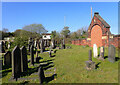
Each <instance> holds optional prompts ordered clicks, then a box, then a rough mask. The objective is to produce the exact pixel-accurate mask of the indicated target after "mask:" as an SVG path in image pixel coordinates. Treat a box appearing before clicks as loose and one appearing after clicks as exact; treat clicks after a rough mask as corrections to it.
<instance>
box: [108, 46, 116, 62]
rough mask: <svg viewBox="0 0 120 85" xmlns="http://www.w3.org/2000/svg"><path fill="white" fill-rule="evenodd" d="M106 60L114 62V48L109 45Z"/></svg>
mask: <svg viewBox="0 0 120 85" xmlns="http://www.w3.org/2000/svg"><path fill="white" fill-rule="evenodd" d="M108 60H109V61H110V62H112V63H114V62H115V46H113V45H110V46H109V48H108Z"/></svg>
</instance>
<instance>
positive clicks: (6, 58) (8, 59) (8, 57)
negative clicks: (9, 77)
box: [4, 51, 11, 66]
mask: <svg viewBox="0 0 120 85" xmlns="http://www.w3.org/2000/svg"><path fill="white" fill-rule="evenodd" d="M4 65H6V66H11V52H10V51H7V52H6V53H5V55H4Z"/></svg>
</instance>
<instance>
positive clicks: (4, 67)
mask: <svg viewBox="0 0 120 85" xmlns="http://www.w3.org/2000/svg"><path fill="white" fill-rule="evenodd" d="M11 67H12V66H11V65H9V66H7V65H4V66H2V70H4V69H9V68H11Z"/></svg>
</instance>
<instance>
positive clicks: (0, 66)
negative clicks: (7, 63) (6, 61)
mask: <svg viewBox="0 0 120 85" xmlns="http://www.w3.org/2000/svg"><path fill="white" fill-rule="evenodd" d="M2 67H3V60H2V59H0V70H2Z"/></svg>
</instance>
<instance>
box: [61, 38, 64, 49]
mask: <svg viewBox="0 0 120 85" xmlns="http://www.w3.org/2000/svg"><path fill="white" fill-rule="evenodd" d="M61 49H65V40H64V39H63V40H62V41H61Z"/></svg>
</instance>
